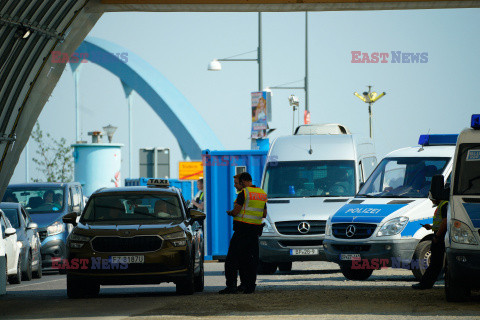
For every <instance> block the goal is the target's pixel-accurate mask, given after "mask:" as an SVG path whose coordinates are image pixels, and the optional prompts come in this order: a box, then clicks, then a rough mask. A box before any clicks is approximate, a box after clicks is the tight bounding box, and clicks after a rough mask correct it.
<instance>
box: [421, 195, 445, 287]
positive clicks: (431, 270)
mask: <svg viewBox="0 0 480 320" xmlns="http://www.w3.org/2000/svg"><path fill="white" fill-rule="evenodd" d="M428 197H429V198H430V200H431V201H432V203H433V204H434V205H436V206H437V209H436V210H435V213H434V215H433V225H430V224H426V225H424V226H423V227H424V228H425V229H427V230H433V233H434V236H433V240H432V245H431V246H430V252H431V256H430V265H429V266H428V268H427V270H425V273H424V274H423V276H422V279H420V282H419V283H417V284H414V285H412V288H413V289H417V290H425V289H431V288H432V287H433V285H434V284H435V282H436V281H437V278H438V276H439V275H440V272H441V271H442V268H443V260H444V254H445V234H446V232H447V208H448V201H444V200H438V199H435V198H434V197H433V196H432V192H429V194H428Z"/></svg>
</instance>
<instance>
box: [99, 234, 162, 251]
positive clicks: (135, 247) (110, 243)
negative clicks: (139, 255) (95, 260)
mask: <svg viewBox="0 0 480 320" xmlns="http://www.w3.org/2000/svg"><path fill="white" fill-rule="evenodd" d="M92 247H93V250H95V251H97V252H151V251H156V250H158V249H160V248H161V247H162V239H161V238H160V237H157V236H137V237H131V238H121V237H96V238H94V239H93V240H92Z"/></svg>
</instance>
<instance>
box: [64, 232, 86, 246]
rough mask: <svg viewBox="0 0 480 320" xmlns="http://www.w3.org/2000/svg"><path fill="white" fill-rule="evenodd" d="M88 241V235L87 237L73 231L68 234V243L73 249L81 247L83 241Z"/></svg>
mask: <svg viewBox="0 0 480 320" xmlns="http://www.w3.org/2000/svg"><path fill="white" fill-rule="evenodd" d="M88 241H90V237H87V236H81V235H79V234H75V233H71V234H70V235H69V236H68V245H69V247H70V248H73V249H80V248H81V247H83V245H84V244H85V242H88Z"/></svg>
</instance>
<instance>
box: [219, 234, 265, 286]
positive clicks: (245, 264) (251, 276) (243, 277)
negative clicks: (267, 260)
mask: <svg viewBox="0 0 480 320" xmlns="http://www.w3.org/2000/svg"><path fill="white" fill-rule="evenodd" d="M257 267H258V233H257V232H255V231H249V230H246V231H245V230H240V231H235V232H234V233H233V236H232V239H231V240H230V246H229V247H228V253H227V258H226V260H225V278H226V280H227V287H235V286H237V273H238V272H239V273H240V282H241V284H242V286H244V287H245V288H247V289H252V290H255V282H256V280H257Z"/></svg>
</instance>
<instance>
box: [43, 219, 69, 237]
mask: <svg viewBox="0 0 480 320" xmlns="http://www.w3.org/2000/svg"><path fill="white" fill-rule="evenodd" d="M63 231H65V225H64V224H63V223H62V222H60V221H57V222H55V223H53V224H51V225H49V226H48V228H47V235H48V236H53V235H56V234H59V233H62V232H63Z"/></svg>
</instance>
